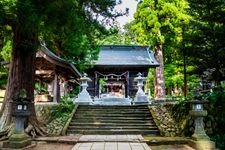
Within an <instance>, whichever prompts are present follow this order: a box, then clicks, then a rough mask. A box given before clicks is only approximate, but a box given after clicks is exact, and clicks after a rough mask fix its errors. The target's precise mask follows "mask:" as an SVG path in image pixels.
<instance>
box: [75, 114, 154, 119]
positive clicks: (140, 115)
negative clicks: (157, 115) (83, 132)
mask: <svg viewBox="0 0 225 150" xmlns="http://www.w3.org/2000/svg"><path fill="white" fill-rule="evenodd" d="M74 117H75V118H80V117H82V118H83V117H118V118H119V117H122V118H124V119H125V118H127V117H132V118H134V117H142V118H143V117H145V118H147V119H149V118H151V115H150V114H149V113H146V114H136V113H133V114H130V113H129V114H95V113H92V114H76V115H75V116H74Z"/></svg>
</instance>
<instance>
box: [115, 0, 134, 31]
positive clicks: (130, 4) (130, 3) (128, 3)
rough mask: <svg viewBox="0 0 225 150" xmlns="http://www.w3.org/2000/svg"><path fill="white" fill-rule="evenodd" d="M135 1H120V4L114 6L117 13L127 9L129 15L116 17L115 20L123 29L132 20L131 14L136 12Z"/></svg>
mask: <svg viewBox="0 0 225 150" xmlns="http://www.w3.org/2000/svg"><path fill="white" fill-rule="evenodd" d="M136 7H137V1H136V0H122V4H120V5H118V6H116V9H117V11H120V10H122V11H124V10H125V9H126V8H129V15H128V16H122V17H118V18H117V20H118V22H119V23H120V26H121V27H123V25H124V24H126V23H127V22H130V21H131V20H133V14H134V13H135V11H136Z"/></svg>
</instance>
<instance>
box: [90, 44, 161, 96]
mask: <svg viewBox="0 0 225 150" xmlns="http://www.w3.org/2000/svg"><path fill="white" fill-rule="evenodd" d="M157 66H159V64H158V62H157V61H156V59H155V57H154V53H153V52H152V51H151V50H150V48H149V47H148V46H128V45H104V46H102V47H101V48H100V52H99V56H98V60H97V61H96V62H95V63H94V64H93V67H92V68H91V69H89V70H88V71H87V74H88V77H89V78H91V80H92V82H89V83H88V85H89V87H88V89H87V90H88V92H89V93H90V95H91V97H93V98H94V97H98V98H103V97H108V96H110V97H121V98H133V97H134V96H135V93H136V92H137V86H136V85H137V83H135V82H134V78H135V77H137V74H138V73H139V72H140V73H141V74H142V76H143V77H147V75H148V70H149V68H155V67H157Z"/></svg>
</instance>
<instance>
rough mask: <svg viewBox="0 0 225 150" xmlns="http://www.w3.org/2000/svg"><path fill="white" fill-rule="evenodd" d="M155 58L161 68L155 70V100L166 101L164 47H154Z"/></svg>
mask: <svg viewBox="0 0 225 150" xmlns="http://www.w3.org/2000/svg"><path fill="white" fill-rule="evenodd" d="M154 51H155V58H156V60H157V61H158V63H159V67H156V70H155V87H154V94H155V99H157V100H160V99H165V80H164V64H163V52H162V46H161V45H156V46H155V47H154Z"/></svg>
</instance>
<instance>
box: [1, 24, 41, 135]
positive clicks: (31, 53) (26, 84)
mask: <svg viewBox="0 0 225 150" xmlns="http://www.w3.org/2000/svg"><path fill="white" fill-rule="evenodd" d="M37 47H38V38H37V34H31V33H28V35H27V33H22V32H20V31H19V30H18V28H16V29H15V30H14V37H13V50H12V58H11V61H10V71H9V78H8V84H7V91H6V95H5V100H4V110H3V112H2V115H1V120H0V121H1V122H0V125H1V126H0V130H2V129H4V128H6V127H7V126H9V125H10V124H11V123H12V113H13V111H14V110H13V107H12V103H11V102H10V101H12V100H13V99H14V98H15V97H16V96H17V94H18V93H19V92H20V91H21V90H22V89H24V90H26V92H27V97H28V98H29V101H30V104H29V105H28V110H29V111H30V116H29V117H28V122H29V124H31V125H32V126H33V127H34V128H35V130H36V131H41V130H40V129H39V126H38V125H39V124H38V121H37V118H36V113H35V107H34V82H35V79H34V77H35V58H36V57H35V56H36V50H37ZM40 134H41V132H40Z"/></svg>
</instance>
